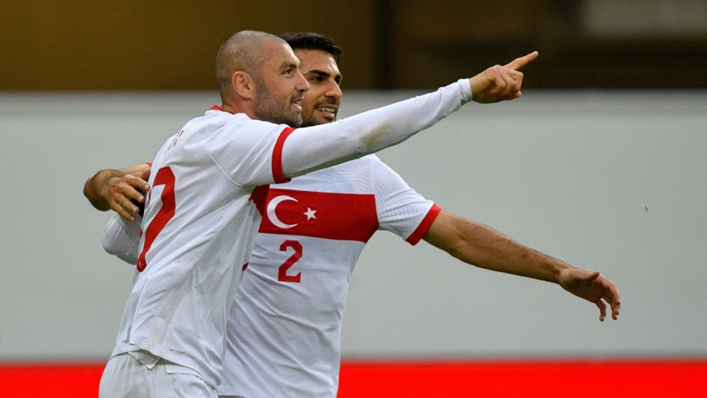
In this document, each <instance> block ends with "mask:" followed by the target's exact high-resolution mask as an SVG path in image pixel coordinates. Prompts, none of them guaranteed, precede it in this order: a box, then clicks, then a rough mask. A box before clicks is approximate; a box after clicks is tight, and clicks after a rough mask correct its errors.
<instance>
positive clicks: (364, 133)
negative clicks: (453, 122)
mask: <svg viewBox="0 0 707 398" xmlns="http://www.w3.org/2000/svg"><path fill="white" fill-rule="evenodd" d="M537 56H538V54H537V52H533V53H530V54H528V55H526V56H524V57H520V58H517V59H516V60H514V61H513V62H511V63H509V64H508V65H505V66H500V65H496V66H493V67H491V68H488V69H486V70H485V71H483V72H481V73H479V74H478V75H476V76H474V77H472V78H471V79H461V80H459V81H457V82H455V83H452V84H450V85H447V86H444V87H442V88H440V89H439V90H437V91H435V92H433V93H428V94H425V95H420V96H418V97H415V98H411V99H408V100H406V101H401V102H397V103H394V104H391V105H388V106H384V107H382V108H377V109H373V110H370V111H367V112H363V113H360V114H358V115H355V116H351V117H348V118H345V119H342V120H339V121H336V122H334V123H325V124H321V125H318V126H312V127H305V128H299V129H296V130H294V131H293V132H292V134H290V135H288V136H287V139H286V140H285V142H284V145H283V149H282V169H283V173H284V175H285V176H286V177H288V178H292V177H296V176H298V175H302V174H306V173H309V172H312V171H314V170H318V169H321V168H323V167H327V166H332V165H334V164H338V163H342V162H344V161H347V160H351V159H355V158H358V157H361V156H364V155H367V154H369V153H374V152H377V151H380V150H381V149H384V148H387V147H389V146H391V145H396V144H398V143H400V142H402V141H404V140H406V139H408V138H410V137H411V136H413V135H415V134H417V133H418V132H420V131H422V130H425V129H427V128H429V127H431V126H433V125H434V124H435V123H437V122H439V121H440V120H442V119H444V118H445V117H447V116H449V115H450V114H451V113H452V112H454V111H456V110H457V109H459V108H460V107H461V106H462V105H463V104H465V103H468V102H470V101H475V102H481V103H494V102H500V101H506V100H513V99H515V98H518V97H520V89H521V86H522V83H523V74H522V73H521V72H519V71H518V69H519V68H521V67H523V66H524V65H526V64H528V63H529V62H531V61H532V60H533V59H535V58H536V57H537Z"/></svg>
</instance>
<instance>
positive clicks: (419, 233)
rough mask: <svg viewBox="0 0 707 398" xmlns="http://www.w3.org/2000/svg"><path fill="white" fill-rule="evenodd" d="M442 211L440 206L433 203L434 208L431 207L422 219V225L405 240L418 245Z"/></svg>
mask: <svg viewBox="0 0 707 398" xmlns="http://www.w3.org/2000/svg"><path fill="white" fill-rule="evenodd" d="M441 211H442V209H441V208H440V207H439V206H437V205H435V204H433V205H432V208H430V211H428V212H427V215H426V216H425V218H423V219H422V222H421V223H420V225H418V226H417V228H416V229H415V232H413V233H412V234H411V235H410V236H408V238H407V239H405V240H406V241H407V242H408V243H409V244H411V245H416V244H417V243H418V242H420V239H422V237H423V236H425V234H426V233H427V231H429V229H430V227H431V226H432V223H433V222H434V221H435V220H436V219H437V216H438V215H439V213H440V212H441Z"/></svg>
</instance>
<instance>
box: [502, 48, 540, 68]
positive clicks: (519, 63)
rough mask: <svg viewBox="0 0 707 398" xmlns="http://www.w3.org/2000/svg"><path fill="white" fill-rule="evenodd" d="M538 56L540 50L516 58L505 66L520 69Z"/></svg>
mask: <svg viewBox="0 0 707 398" xmlns="http://www.w3.org/2000/svg"><path fill="white" fill-rule="evenodd" d="M537 57H538V52H537V51H533V52H532V53H530V54H528V55H526V56H523V57H520V58H516V59H514V60H513V61H511V62H510V63H508V64H506V66H505V68H509V69H513V70H518V69H520V68H522V67H524V66H525V65H528V64H529V63H530V62H532V61H533V60H534V59H535V58H537Z"/></svg>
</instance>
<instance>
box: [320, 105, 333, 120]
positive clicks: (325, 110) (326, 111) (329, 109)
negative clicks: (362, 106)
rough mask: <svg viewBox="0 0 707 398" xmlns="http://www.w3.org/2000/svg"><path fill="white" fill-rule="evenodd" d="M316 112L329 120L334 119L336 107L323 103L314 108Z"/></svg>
mask: <svg viewBox="0 0 707 398" xmlns="http://www.w3.org/2000/svg"><path fill="white" fill-rule="evenodd" d="M315 109H316V110H317V111H318V112H321V113H322V116H324V117H325V118H326V119H329V120H334V119H335V118H336V111H337V109H338V107H337V106H335V105H329V104H327V105H323V106H319V107H317V108H315Z"/></svg>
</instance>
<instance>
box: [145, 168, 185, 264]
mask: <svg viewBox="0 0 707 398" xmlns="http://www.w3.org/2000/svg"><path fill="white" fill-rule="evenodd" d="M174 181H175V179H174V173H173V172H172V169H170V168H169V167H163V168H161V169H159V170H157V174H156V175H155V181H154V182H153V183H152V187H153V188H154V187H156V186H158V185H164V189H163V190H162V194H161V195H160V199H161V200H162V207H160V210H159V211H158V212H157V214H155V218H153V219H152V222H150V225H149V226H148V227H147V230H146V231H145V244H144V245H143V247H142V251H141V252H140V257H138V259H137V270H138V271H140V272H142V271H143V270H144V269H145V267H147V263H146V262H145V254H147V251H148V250H150V247H151V246H152V242H154V241H155V238H156V237H157V235H158V234H159V233H160V232H161V231H162V229H163V228H164V226H165V225H167V223H168V222H169V220H171V219H172V217H174V210H175V208H176V207H177V206H176V200H175V199H174Z"/></svg>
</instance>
